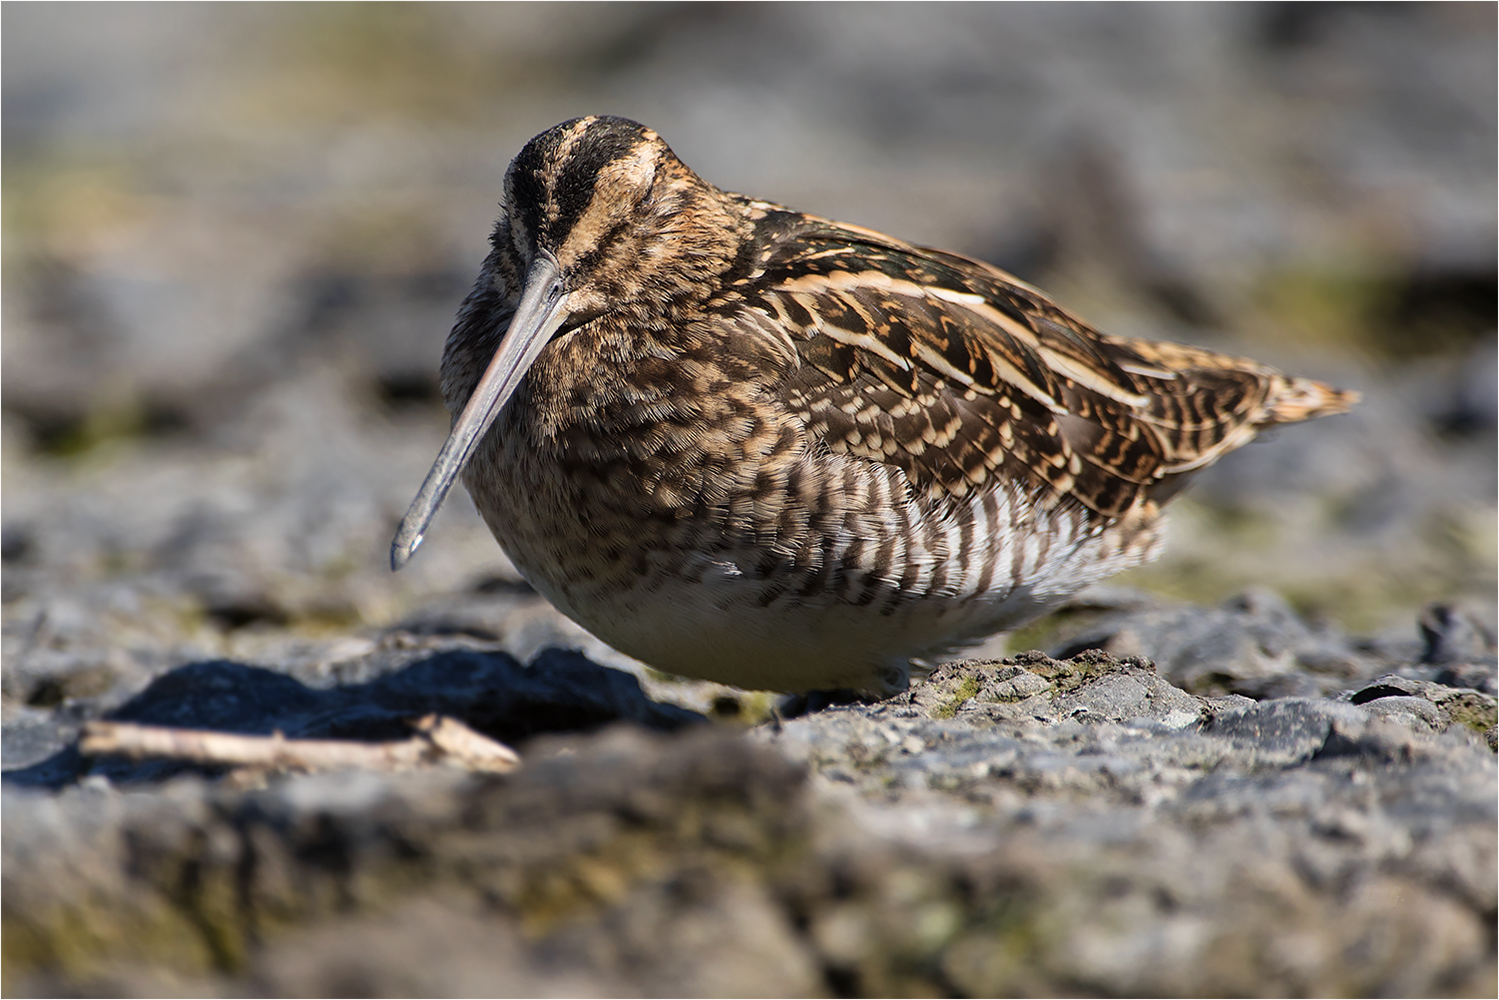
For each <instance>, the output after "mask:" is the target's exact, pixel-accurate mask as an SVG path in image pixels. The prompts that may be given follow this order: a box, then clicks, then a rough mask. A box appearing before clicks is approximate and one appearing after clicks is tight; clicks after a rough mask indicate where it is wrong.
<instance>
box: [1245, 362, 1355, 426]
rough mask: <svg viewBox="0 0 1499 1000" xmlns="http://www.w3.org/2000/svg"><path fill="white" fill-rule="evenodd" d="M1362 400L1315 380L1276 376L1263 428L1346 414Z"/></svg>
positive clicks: (1260, 424) (1347, 391)
mask: <svg viewBox="0 0 1499 1000" xmlns="http://www.w3.org/2000/svg"><path fill="white" fill-rule="evenodd" d="M1360 398H1361V397H1360V396H1359V394H1358V393H1357V392H1354V391H1352V390H1348V389H1334V388H1333V387H1332V386H1330V385H1327V384H1326V383H1323V382H1318V381H1316V380H1315V379H1309V378H1295V377H1291V376H1286V375H1276V376H1275V377H1274V379H1273V381H1272V384H1271V387H1270V392H1269V394H1268V397H1267V398H1266V401H1265V412H1264V416H1263V417H1262V418H1261V419H1260V420H1259V421H1257V425H1258V426H1260V427H1270V426H1273V425H1275V424H1294V423H1296V422H1298V421H1301V420H1311V419H1313V418H1315V417H1326V416H1331V415H1332V414H1334V413H1346V412H1347V411H1348V410H1349V409H1350V408H1351V407H1352V406H1353V405H1354V404H1355V403H1357V402H1358V401H1359V399H1360Z"/></svg>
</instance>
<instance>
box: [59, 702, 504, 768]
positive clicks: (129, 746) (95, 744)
mask: <svg viewBox="0 0 1499 1000" xmlns="http://www.w3.org/2000/svg"><path fill="white" fill-rule="evenodd" d="M415 726H416V729H417V735H416V736H413V737H411V738H410V739H408V740H398V741H391V742H386V743H359V742H355V741H353V740H297V739H290V740H289V739H287V738H286V737H285V736H283V735H281V733H279V732H277V733H273V734H272V735H270V736H243V735H240V734H238V733H221V732H215V731H213V730H207V729H172V728H169V727H166V726H140V725H136V724H134V723H130V722H101V721H96V722H89V723H86V724H85V725H84V727H83V735H82V736H81V737H80V738H79V740H78V751H79V752H80V753H82V754H84V755H85V756H90V757H93V756H99V755H103V754H118V755H119V756H122V757H129V758H131V759H132V760H144V759H147V758H163V759H166V760H182V761H189V762H191V763H194V764H207V765H217V766H230V767H254V768H261V769H264V770H271V771H328V770H334V769H337V768H346V767H363V768H369V769H370V770H375V771H409V770H413V769H415V768H419V767H428V766H432V765H435V764H442V765H446V766H449V767H458V768H462V769H464V770H467V771H488V772H505V771H513V770H515V769H516V768H517V767H519V766H520V756H519V755H518V754H516V752H515V751H514V750H512V749H510V748H509V747H507V746H506V745H505V744H503V743H499V742H497V741H495V740H492V739H490V738H489V737H487V736H483V735H481V734H479V733H476V732H474V731H473V730H472V729H470V728H468V727H467V726H465V725H464V724H463V723H461V722H459V721H457V720H456V719H449V718H446V717H439V716H436V715H428V716H426V717H424V718H422V719H419V720H417V722H416V723H415Z"/></svg>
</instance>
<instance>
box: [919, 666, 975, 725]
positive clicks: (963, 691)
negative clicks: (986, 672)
mask: <svg viewBox="0 0 1499 1000" xmlns="http://www.w3.org/2000/svg"><path fill="white" fill-rule="evenodd" d="M978 693H979V680H978V678H977V677H974V676H973V675H972V674H970V675H969V676H967V677H964V678H963V679H962V680H961V681H959V682H958V684H957V686H956V687H955V688H953V692H952V694H951V695H950V696H948V697H947V698H946V699H944V700H943V701H942V703H941V704H940V705H938V706H936V707H935V708H933V709H932V710H931V713H930V714H931V717H932V718H934V719H951V718H952V717H953V716H955V715H957V714H958V710H959V709H961V708H962V707H963V703H964V702H966V701H971V700H972V699H973V698H975V697H977V696H978Z"/></svg>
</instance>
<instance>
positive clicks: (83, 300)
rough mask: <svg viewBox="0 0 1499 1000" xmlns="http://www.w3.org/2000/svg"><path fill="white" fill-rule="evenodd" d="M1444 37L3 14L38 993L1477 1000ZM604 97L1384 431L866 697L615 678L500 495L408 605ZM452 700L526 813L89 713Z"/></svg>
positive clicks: (987, 16) (1321, 458)
mask: <svg viewBox="0 0 1499 1000" xmlns="http://www.w3.org/2000/svg"><path fill="white" fill-rule="evenodd" d="M1468 6H1469V7H1471V8H1472V9H1471V10H1465V7H1464V5H1448V6H1440V5H1426V6H1420V7H1413V8H1412V7H1401V8H1396V9H1395V10H1394V11H1393V12H1386V11H1385V10H1384V9H1382V8H1358V7H1349V6H1332V5H1326V6H1322V7H1312V6H1304V7H1303V6H1297V5H1269V6H1254V5H1218V6H1211V7H1209V6H1202V7H1196V6H1189V5H1169V6H1167V5H1163V6H1160V7H1139V6H1136V5H1120V6H1117V7H1112V8H1097V7H1085V6H1083V5H1057V6H1054V7H1026V6H1013V5H1005V6H999V7H992V8H990V7H987V6H986V5H974V6H972V7H965V8H947V9H943V8H939V11H941V13H940V16H933V15H931V14H930V13H923V12H922V11H923V10H924V8H922V9H918V8H906V7H901V6H895V5H887V6H882V7H880V8H878V14H876V13H875V11H874V10H873V9H866V8H856V7H839V6H830V7H825V8H824V7H807V8H791V9H789V10H784V11H782V10H776V9H771V8H753V7H744V8H732V7H722V8H721V7H696V6H678V5H668V6H663V7H658V6H653V5H641V6H609V7H593V8H589V9H590V10H591V11H592V14H591V15H590V17H589V18H588V19H586V23H584V21H581V20H578V19H577V18H576V16H575V15H574V14H572V13H570V11H571V10H572V8H568V7H563V8H553V7H548V6H545V5H540V6H521V7H503V8H487V9H485V8H478V7H477V5H475V6H474V7H472V8H471V7H463V8H456V7H440V6H434V5H423V6H411V7H405V6H400V5H383V6H377V7H373V8H366V7H359V8H355V7H352V6H346V5H333V6H330V7H321V6H310V5H309V6H305V7H304V6H302V5H289V6H286V7H208V6H204V7H187V8H178V7H173V8H171V9H170V10H168V8H165V7H162V8H152V7H139V6H136V7H124V6H123V5H120V6H111V7H104V8H100V9H99V10H98V11H96V12H95V13H94V14H92V15H91V16H90V19H88V20H87V22H86V23H84V22H80V21H79V20H78V19H77V18H74V17H72V16H71V15H70V14H69V13H68V11H69V10H70V9H71V8H70V7H69V5H55V6H54V5H31V6H29V7H18V6H16V5H8V6H7V7H6V9H5V11H4V14H3V17H4V33H3V37H4V46H5V51H4V57H5V58H4V73H5V79H4V87H5V109H4V110H5V115H4V129H5V135H4V140H5V155H6V159H5V166H6V168H7V169H6V176H5V189H4V197H5V245H4V250H5V258H4V288H5V292H6V294H5V295H4V297H3V300H0V306H3V309H4V345H3V346H4V368H3V444H4V449H3V455H0V459H3V476H4V479H3V486H4V496H3V502H4V508H3V547H0V548H3V551H0V556H3V570H4V572H3V578H0V580H3V674H0V721H3V748H0V751H3V764H4V769H5V770H4V779H5V780H4V785H3V816H4V830H3V851H4V864H3V879H4V892H3V900H0V907H3V920H4V935H3V948H4V967H3V975H4V989H5V992H6V993H7V995H59V994H67V995H140V996H149V995H174V994H181V995H200V994H202V995H268V996H279V995H328V994H348V995H384V996H394V995H412V994H431V995H444V994H453V995H468V994H489V995H498V994H513V995H517V996H550V995H558V996H571V995H605V996H608V995H664V994H673V995H718V994H752V995H779V994H784V995H842V996H854V995H870V994H874V995H895V994H949V995H970V996H983V995H1004V994H1046V995H1054V994H1062V993H1066V994H1090V995H1091V994H1109V995H1212V994H1252V995H1265V994H1301V995H1305V994H1332V993H1344V994H1394V995H1437V994H1446V995H1493V994H1494V992H1495V991H1496V985H1499V984H1496V978H1495V963H1496V949H1495V921H1496V900H1495V885H1496V878H1499V876H1496V856H1499V845H1496V840H1499V834H1496V823H1499V817H1496V812H1499V805H1496V799H1499V790H1496V767H1495V753H1494V747H1495V728H1494V727H1495V722H1496V710H1495V694H1496V688H1495V673H1496V670H1495V638H1494V636H1495V595H1496V584H1495V579H1496V572H1495V563H1496V553H1495V549H1496V544H1499V541H1496V540H1499V535H1496V528H1495V524H1496V517H1495V493H1496V488H1499V487H1496V462H1495V452H1496V440H1495V421H1496V402H1495V398H1496V391H1495V384H1496V379H1495V366H1496V361H1495V349H1494V273H1495V260H1494V246H1495V223H1494V219H1495V195H1494V185H1493V180H1494V166H1495V164H1494V155H1493V149H1494V123H1495V120H1496V114H1495V107H1494V97H1493V86H1492V80H1493V74H1494V69H1495V66H1494V54H1493V53H1494V24H1493V18H1492V12H1491V11H1487V10H1480V8H1481V6H1482V5H1468ZM460 9H461V10H462V11H464V12H463V13H460V12H459V11H460ZM1475 11H1476V13H1475ZM1480 15H1481V16H1480ZM593 111H613V112H617V113H624V114H629V115H632V116H633V117H637V118H639V119H641V120H643V121H646V122H647V123H648V124H650V125H652V126H653V127H655V128H657V129H658V130H659V131H661V132H662V133H663V134H664V135H665V136H666V138H667V139H668V141H670V142H672V143H673V145H674V146H675V147H676V148H677V150H678V152H680V153H681V154H682V156H683V158H684V159H685V160H686V161H687V162H688V163H690V164H692V165H694V166H695V167H697V168H698V169H699V170H700V172H701V173H703V174H704V175H705V176H706V177H708V178H709V179H710V180H713V181H715V182H717V183H719V184H721V185H723V186H727V187H732V188H737V189H741V190H746V191H750V192H752V193H754V194H758V195H762V196H766V197H773V198H776V199H778V200H782V201H785V202H787V203H789V204H793V205H796V206H797V207H801V208H806V209H809V210H814V211H817V212H820V213H822V214H826V215H831V216H834V217H839V218H845V219H850V220H853V221H857V222H862V223H865V224H870V225H874V226H877V227H880V228H884V229H887V230H890V231H893V232H896V233H898V234H900V235H903V236H907V237H910V238H912V239H916V240H919V241H922V242H928V243H933V244H937V245H941V246H946V247H951V248H953V249H956V250H960V251H964V252H968V253H972V254H975V255H978V256H983V257H986V258H988V259H992V260H995V261H997V262H998V263H1000V264H1002V265H1005V266H1008V267H1011V268H1013V269H1015V270H1017V271H1018V272H1019V273H1021V274H1022V276H1023V277H1026V278H1027V279H1029V280H1032V281H1035V282H1036V283H1038V284H1040V285H1042V287H1045V288H1047V289H1049V290H1051V291H1052V292H1053V293H1054V294H1056V295H1057V296H1058V297H1059V298H1061V299H1062V300H1063V301H1064V302H1065V303H1067V304H1068V305H1071V306H1073V307H1074V308H1076V309H1077V310H1079V311H1080V312H1082V313H1083V314H1084V315H1086V316H1088V317H1089V318H1090V319H1093V320H1094V321H1096V322H1098V323H1099V325H1101V326H1102V327H1104V328H1106V329H1110V330H1117V331H1120V332H1127V333H1131V334H1140V335H1150V336H1162V337H1168V338H1176V339H1182V340H1188V341H1191V342H1194V343H1205V344H1209V345H1213V346H1218V347H1223V348H1226V349H1229V350H1233V351H1236V352H1238V353H1243V354H1248V355H1251V356H1255V357H1260V358H1263V359H1264V360H1267V361H1271V362H1273V363H1276V364H1279V365H1281V366H1283V367H1287V368H1291V369H1294V370H1295V371H1296V372H1297V373H1298V374H1306V375H1313V376H1317V377H1321V378H1325V379H1328V380H1330V381H1333V382H1335V383H1337V384H1339V385H1342V386H1345V387H1349V388H1357V389H1359V390H1360V391H1362V392H1363V393H1364V396H1365V400H1364V403H1363V404H1362V405H1361V406H1360V407H1359V408H1358V409H1357V410H1355V411H1354V412H1353V413H1351V414H1349V415H1348V416H1346V417H1338V418H1332V419H1328V420H1325V421H1318V422H1316V423H1314V424H1311V425H1307V426H1304V427H1293V428H1287V429H1285V430H1284V431H1282V432H1280V433H1278V434H1277V435H1275V436H1274V439H1273V440H1268V441H1265V442H1262V443H1256V444H1255V445H1253V446H1252V447H1249V448H1246V449H1244V450H1243V451H1241V452H1239V453H1236V454H1235V455H1234V456H1232V457H1231V458H1230V459H1228V460H1226V461H1225V462H1223V463H1222V464H1221V465H1220V466H1218V467H1215V468H1213V469H1211V470H1208V472H1207V473H1205V474H1204V475H1202V476H1201V477H1200V478H1199V480H1198V481H1197V483H1196V484H1195V485H1194V486H1193V488H1192V489H1191V490H1190V491H1189V492H1188V494H1187V495H1186V496H1184V497H1183V498H1182V499H1181V500H1180V501H1179V502H1178V503H1177V505H1176V510H1175V513H1174V515H1173V518H1174V520H1173V533H1172V537H1171V539H1170V547H1169V552H1168V555H1167V556H1166V558H1165V559H1163V560H1162V561H1161V562H1160V563H1158V564H1156V565H1155V566H1153V567H1148V568H1146V569H1143V570H1141V571H1137V572H1135V573H1132V574H1129V575H1126V576H1125V577H1121V578H1118V579H1116V580H1114V581H1111V582H1110V583H1109V584H1107V585H1105V586H1102V587H1098V588H1094V589H1092V590H1090V591H1088V592H1085V593H1084V594H1082V595H1080V596H1079V598H1078V600H1076V601H1075V602H1074V603H1073V605H1072V606H1070V607H1068V608H1067V609H1065V610H1064V611H1063V612H1062V613H1060V614H1058V615H1055V616H1052V617H1051V618H1049V619H1047V620H1046V621H1044V622H1040V623H1037V624H1036V625H1034V626H1031V627H1028V628H1026V629H1024V630H1022V631H1021V632H1020V633H1017V634H1015V635H1012V636H1009V637H1000V638H997V639H996V640H994V641H992V642H991V643H989V644H987V645H986V646H984V647H983V648H982V649H980V650H978V651H976V653H975V656H976V658H975V659H970V660H965V661H961V662H957V663H952V664H946V665H943V666H942V667H940V668H939V669H938V670H937V672H936V673H935V674H934V675H933V676H932V678H931V679H930V680H928V681H925V682H923V683H921V684H918V685H917V686H915V687H913V688H912V690H911V691H910V692H909V693H907V694H906V695H903V696H901V697H898V698H895V699H892V700H890V701H887V702H883V703H880V704H874V705H833V706H831V707H824V708H822V709H821V710H819V711H814V712H810V713H807V714H802V715H797V714H795V708H794V707H793V706H790V705H784V706H783V707H782V710H781V711H780V712H779V713H772V711H771V707H772V705H773V704H774V703H775V697H774V696H773V695H771V694H769V693H765V692H743V691H736V690H733V689H729V688H724V687H720V686H716V685H711V684H705V683H694V682H684V681H682V680H681V679H678V678H672V677H668V676H665V675H661V674H658V673H656V672H654V671H651V670H650V669H648V668H646V667H644V666H643V665H641V664H638V663H634V662H633V661H630V660H628V659H627V658H625V657H622V656H620V655H619V654H618V653H615V652H613V651H612V650H609V649H608V648H607V647H604V646H602V644H600V643H598V642H597V641H596V640H594V639H592V638H591V637H590V636H588V635H587V634H586V633H583V632H582V631H581V630H579V629H578V628H577V627H576V626H574V625H572V624H571V623H570V622H567V621H566V620H565V619H562V618H560V617H559V616H558V615H556V613H555V612H553V611H552V610H551V609H550V608H549V607H548V606H547V605H546V603H545V602H544V601H542V600H541V599H540V598H538V597H537V596H536V595H535V594H534V593H532V592H531V591H530V590H529V588H528V587H527V586H526V585H525V584H524V583H523V582H522V581H520V580H519V578H518V577H517V576H516V574H515V573H514V570H513V569H512V568H511V567H510V566H509V564H508V563H507V562H506V560H505V559H504V557H503V555H502V554H500V553H499V551H498V549H497V548H496V547H495V546H494V544H493V542H492V541H491V540H489V538H488V535H487V533H486V532H485V530H484V528H483V526H482V525H481V524H480V523H479V521H478V519H477V517H476V516H475V514H474V512H473V510H472V507H471V506H470V505H468V503H467V498H466V497H460V496H454V498H453V499H452V500H451V501H450V502H449V505H448V508H447V509H445V511H444V513H443V515H442V516H441V517H440V518H439V520H438V522H437V524H436V526H435V527H434V529H433V531H432V532H431V533H430V535H429V537H428V540H427V542H426V544H425V545H424V547H423V549H422V552H421V554H420V555H419V556H418V558H417V559H416V560H415V561H414V562H413V564H412V565H411V566H410V567H409V568H408V569H407V570H406V571H404V572H403V573H402V574H400V575H398V576H394V575H391V574H390V573H389V572H388V570H387V569H386V568H385V565H384V559H385V550H386V546H387V545H388V542H389V538H390V534H391V532H392V530H393V527H394V524H395V521H396V519H397V518H398V517H399V516H400V514H401V512H402V511H403V510H404V509H405V506H406V504H407V502H408V501H409V500H410V497H411V495H412V492H413V491H414V489H415V487H416V485H417V484H418V483H419V482H420V480H421V477H422V475H423V474H424V472H425V471H426V468H427V465H428V464H429V463H430V461H431V459H432V457H433V456H434V455H435V453H436V449H437V447H438V445H439V444H440V441H441V438H442V434H443V432H444V428H445V417H444V415H443V414H442V413H441V411H440V406H439V405H438V404H437V402H436V399H435V370H436V358H437V355H438V353H439V352H440V349H441V342H442V338H443V336H444V334H445V332H446V328H447V325H448V324H449V322H450V321H451V317H452V314H453V311H454V309H455V308H456V305H457V302H458V300H459V299H460V298H461V297H462V295H463V293H464V291H465V290H466V288H465V286H466V284H467V282H468V281H469V280H471V276H472V273H473V272H474V270H475V269H476V268H477V264H478V261H479V259H480V257H481V255H482V252H483V247H484V239H485V237H486V235H487V229H488V226H489V224H490V222H491V221H492V214H493V211H494V202H495V200H496V199H497V197H498V194H499V178H500V176H501V174H502V171H503V169H504V166H505V163H506V162H507V161H508V159H509V157H510V156H511V155H512V154H513V153H514V151H515V150H516V149H517V148H518V147H519V145H520V144H521V143H522V142H524V140H525V139H526V138H528V137H529V136H530V135H531V134H533V133H535V132H537V131H539V130H541V129H542V128H544V127H546V126H548V125H550V124H553V123H555V122H556V121H559V120H561V119H563V118H566V117H568V116H570V115H573V114H580V113H586V112H593ZM1028 650H1044V651H1046V654H1047V655H1043V654H1042V653H1036V652H1027V651H1028ZM429 712H438V713H442V714H446V715H449V716H452V717H454V718H459V719H462V720H464V721H466V722H467V723H469V724H470V725H471V726H473V727H474V728H476V729H478V730H480V731H483V732H486V733H489V734H491V735H493V736H495V737H497V738H500V739H503V740H506V741H509V742H511V743H512V744H514V745H515V746H517V748H518V749H519V750H520V752H521V754H522V757H523V766H522V767H521V769H520V770H518V771H516V772H515V773H514V774H510V775H506V776H501V777H479V776H474V775H469V774H464V773H461V772H458V771H456V770H451V769H442V768H439V769H433V770H428V771H423V772H417V773H406V774H394V775H392V774H376V773H373V772H357V773H335V774H314V775H301V776H287V775H270V776H267V775H264V774H254V773H246V772H244V771H237V772H229V773H226V772H225V771H224V769H217V770H212V769H210V770H205V769H202V768H195V767H189V766H186V765H183V764H180V763H170V762H160V761H157V762H147V763H134V762H131V761H127V760H125V759H123V758H118V757H94V758H89V757H84V756H82V755H81V754H80V753H79V752H78V750H77V748H76V739H77V736H78V734H79V731H80V727H81V726H82V725H83V724H84V723H86V722H87V721H88V720H91V719H96V718H101V717H108V718H112V719H118V720H123V721H135V722H144V723H154V724H158V725H169V726H183V727H197V728H206V729H214V730H222V731H231V732H246V733H266V734H269V733H272V732H281V733H283V734H285V735H287V736H288V737H299V736H301V737H333V738H355V739H370V740H375V739H381V740H383V739H398V738H401V737H402V736H403V735H404V734H405V733H406V732H407V731H408V724H409V721H410V720H412V719H414V718H416V717H418V716H421V715H424V714H426V713H429Z"/></svg>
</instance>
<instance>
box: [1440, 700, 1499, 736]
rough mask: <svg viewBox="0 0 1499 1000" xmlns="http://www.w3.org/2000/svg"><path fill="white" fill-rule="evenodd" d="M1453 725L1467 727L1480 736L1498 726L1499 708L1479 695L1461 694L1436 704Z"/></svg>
mask: <svg viewBox="0 0 1499 1000" xmlns="http://www.w3.org/2000/svg"><path fill="white" fill-rule="evenodd" d="M1437 704H1438V705H1439V706H1440V707H1441V709H1442V710H1443V711H1444V712H1446V713H1447V717H1448V718H1449V719H1451V720H1452V722H1453V725H1458V726H1467V727H1468V728H1469V729H1471V730H1473V731H1474V732H1475V733H1477V734H1478V735H1480V736H1485V735H1487V733H1488V731H1489V730H1490V729H1492V728H1493V727H1494V726H1495V725H1499V706H1496V705H1495V703H1494V702H1493V701H1491V700H1489V699H1486V698H1484V697H1483V696H1482V695H1480V694H1476V693H1470V692H1466V691H1465V692H1463V693H1461V694H1455V695H1453V696H1452V697H1450V698H1443V699H1442V700H1441V701H1439V702H1437Z"/></svg>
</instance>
